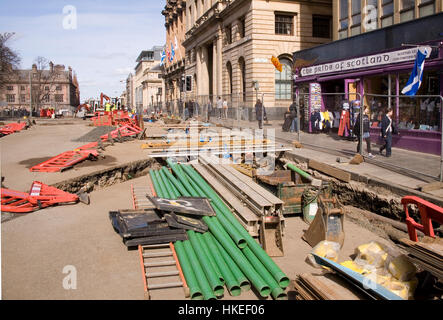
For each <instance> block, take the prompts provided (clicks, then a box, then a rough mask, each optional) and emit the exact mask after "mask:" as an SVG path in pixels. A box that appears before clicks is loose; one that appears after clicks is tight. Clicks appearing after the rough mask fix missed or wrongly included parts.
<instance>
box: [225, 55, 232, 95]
mask: <svg viewBox="0 0 443 320" xmlns="http://www.w3.org/2000/svg"><path fill="white" fill-rule="evenodd" d="M226 70H227V71H228V90H229V91H228V93H229V94H232V65H231V62H229V61H228V63H227V64H226Z"/></svg>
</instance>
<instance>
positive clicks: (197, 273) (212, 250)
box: [149, 160, 289, 300]
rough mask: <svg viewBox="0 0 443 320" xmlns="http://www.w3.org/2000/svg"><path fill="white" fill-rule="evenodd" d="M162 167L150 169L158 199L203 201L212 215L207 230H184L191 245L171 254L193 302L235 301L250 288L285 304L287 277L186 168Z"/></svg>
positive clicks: (179, 245)
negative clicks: (228, 297)
mask: <svg viewBox="0 0 443 320" xmlns="http://www.w3.org/2000/svg"><path fill="white" fill-rule="evenodd" d="M167 163H168V166H169V167H170V168H171V170H172V173H171V171H170V170H169V169H167V168H166V167H162V168H161V169H160V170H150V172H149V174H150V177H151V180H152V183H153V185H154V189H155V192H156V193H157V196H158V197H160V198H168V199H177V198H178V197H205V198H208V199H210V200H211V206H212V208H213V209H214V211H215V213H216V216H212V217H211V216H205V217H203V221H204V222H205V223H206V224H207V225H208V228H209V231H208V232H206V233H204V234H201V233H197V232H194V231H192V230H189V231H187V234H188V238H189V240H186V241H176V242H175V243H174V246H175V250H176V252H177V256H178V259H179V262H180V265H181V267H182V270H183V274H184V276H185V279H186V282H187V285H188V287H189V290H190V296H191V299H193V300H210V299H216V298H221V297H222V296H223V295H224V286H225V285H226V288H227V290H228V292H229V294H230V295H232V296H239V295H240V294H241V292H242V291H248V290H250V289H251V285H252V286H253V287H254V289H255V290H256V292H257V293H258V294H259V295H260V296H262V297H264V298H267V297H269V295H271V296H272V297H273V298H274V299H277V300H283V299H287V294H286V293H285V289H286V287H287V286H288V285H289V278H288V277H287V276H286V275H285V274H284V273H283V271H282V270H281V269H280V268H279V267H278V266H277V265H276V264H275V262H274V261H273V260H272V259H271V258H270V257H269V255H268V254H267V253H266V252H265V251H264V250H263V249H262V247H261V246H260V245H259V244H258V243H257V241H256V240H255V239H254V238H252V237H251V236H250V235H249V233H248V232H247V231H246V229H245V228H243V226H242V225H241V224H240V223H239V222H238V221H237V219H236V218H235V216H234V215H233V214H232V212H231V211H230V209H229V208H228V207H227V206H226V204H225V203H224V202H223V201H222V199H221V198H220V197H219V196H218V194H217V193H216V192H215V191H214V190H213V189H212V188H211V187H210V186H209V184H208V183H207V182H206V181H205V180H204V179H203V178H202V177H201V176H200V174H199V173H198V172H197V171H196V170H195V169H194V168H192V166H190V165H186V164H176V163H173V162H171V161H170V160H168V161H167Z"/></svg>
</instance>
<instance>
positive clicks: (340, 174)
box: [309, 159, 351, 182]
mask: <svg viewBox="0 0 443 320" xmlns="http://www.w3.org/2000/svg"><path fill="white" fill-rule="evenodd" d="M309 168H311V169H314V170H317V171H320V172H322V173H324V174H327V175H328V176H331V177H334V178H336V179H338V180H340V181H343V182H349V181H351V174H350V173H349V172H346V171H343V170H341V169H337V168H334V167H332V166H330V165H328V164H326V163H322V162H318V161H315V160H312V159H309Z"/></svg>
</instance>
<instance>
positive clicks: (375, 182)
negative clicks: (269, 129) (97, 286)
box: [285, 152, 443, 207]
mask: <svg viewBox="0 0 443 320" xmlns="http://www.w3.org/2000/svg"><path fill="white" fill-rule="evenodd" d="M285 157H286V158H288V159H290V160H291V158H292V159H297V160H299V161H302V162H306V163H308V162H309V160H310V159H309V158H307V157H304V156H301V155H298V154H295V153H293V152H286V154H285ZM340 169H341V170H343V171H345V172H348V173H350V174H351V180H353V181H357V182H362V183H365V184H366V185H368V186H369V187H381V188H384V189H386V190H389V191H390V192H392V193H393V194H394V195H396V196H399V197H404V196H407V195H410V196H417V197H420V198H422V199H424V200H426V201H429V202H432V203H434V204H436V205H438V206H441V207H443V199H441V198H439V197H435V196H433V195H430V194H427V193H424V192H421V191H418V190H415V189H411V188H407V187H404V186H400V185H398V184H396V183H394V182H390V181H389V182H388V181H384V180H381V179H377V178H375V177H368V176H365V175H362V174H359V173H355V172H352V171H348V170H345V169H342V168H340Z"/></svg>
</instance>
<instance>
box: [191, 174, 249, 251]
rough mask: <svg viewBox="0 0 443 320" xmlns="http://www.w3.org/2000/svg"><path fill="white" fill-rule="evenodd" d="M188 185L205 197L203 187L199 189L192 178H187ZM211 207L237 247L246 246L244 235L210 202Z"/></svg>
mask: <svg viewBox="0 0 443 320" xmlns="http://www.w3.org/2000/svg"><path fill="white" fill-rule="evenodd" d="M189 182H190V185H192V186H193V188H194V189H195V190H197V192H198V195H199V196H201V197H206V195H205V192H204V190H203V189H201V188H200V187H199V185H198V183H197V182H195V181H193V180H192V179H189ZM211 206H212V208H213V209H214V211H215V213H216V215H217V219H218V220H219V221H220V223H221V224H222V226H223V228H224V229H225V230H226V231H227V232H228V233H229V235H230V236H231V238H232V239H233V240H234V242H235V244H236V245H237V246H238V247H239V248H244V247H246V246H247V243H246V240H245V239H244V237H243V236H242V235H241V234H240V233H239V232H238V231H237V230H236V228H235V227H234V226H233V225H232V224H231V223H230V222H229V221H228V220H227V219H226V218H225V216H224V214H223V213H222V212H221V211H220V210H219V209H218V208H217V207H216V206H214V204H212V203H211Z"/></svg>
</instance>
